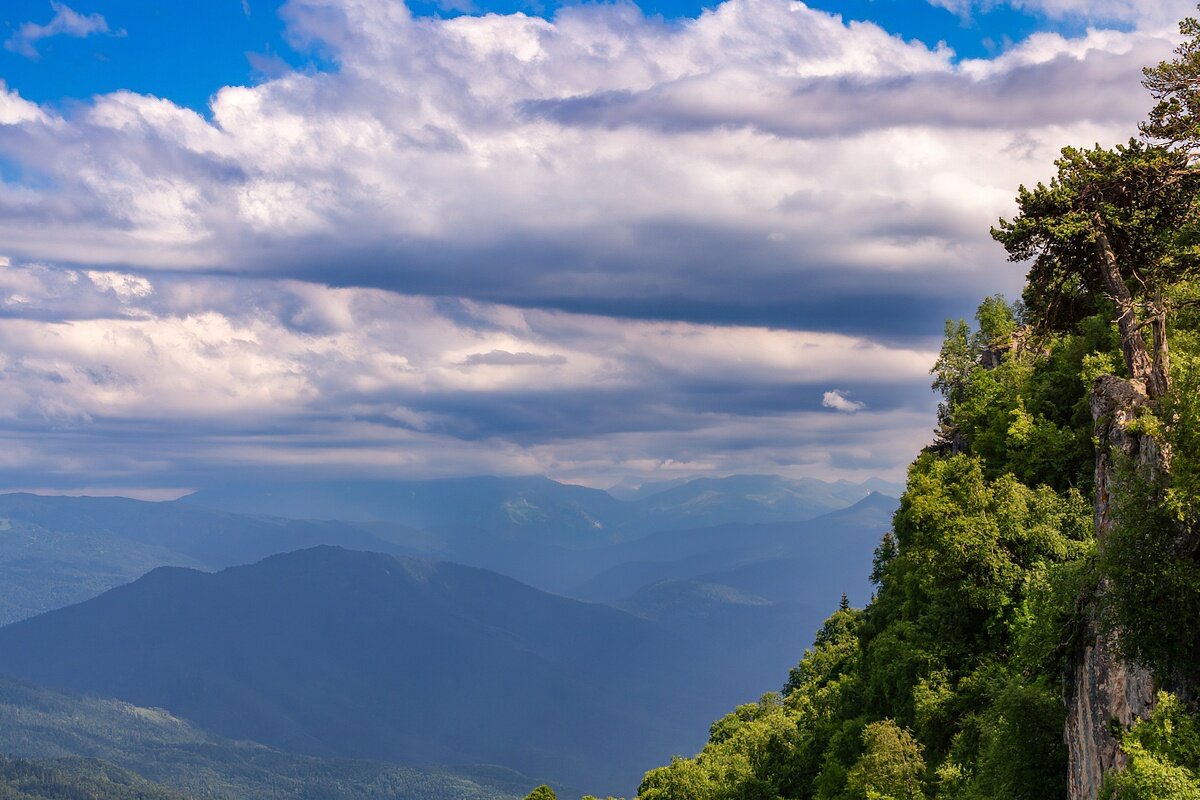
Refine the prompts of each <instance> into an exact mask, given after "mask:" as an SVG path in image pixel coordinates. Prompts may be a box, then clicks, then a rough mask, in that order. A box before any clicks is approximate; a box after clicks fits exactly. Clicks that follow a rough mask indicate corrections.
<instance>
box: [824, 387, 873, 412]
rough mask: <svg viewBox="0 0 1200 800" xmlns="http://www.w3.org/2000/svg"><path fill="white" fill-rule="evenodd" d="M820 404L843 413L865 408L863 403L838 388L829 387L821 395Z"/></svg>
mask: <svg viewBox="0 0 1200 800" xmlns="http://www.w3.org/2000/svg"><path fill="white" fill-rule="evenodd" d="M821 405H822V406H824V407H825V408H832V409H833V410H834V411H840V412H842V413H843V414H854V413H855V412H858V411H862V410H863V409H864V408H866V407H867V406H866V404H865V403H860V402H858V401H856V400H851V399H850V398H848V397H846V395H845V394H844V393H843V392H842V391H841V390H840V389H830V390H829V391H828V392H825V394H824V395H822V397H821Z"/></svg>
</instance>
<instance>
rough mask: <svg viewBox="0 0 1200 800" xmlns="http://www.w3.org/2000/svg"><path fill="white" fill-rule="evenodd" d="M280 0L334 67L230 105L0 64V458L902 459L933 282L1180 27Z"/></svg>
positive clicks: (451, 465)
mask: <svg viewBox="0 0 1200 800" xmlns="http://www.w3.org/2000/svg"><path fill="white" fill-rule="evenodd" d="M1115 7H1116V6H1115V5H1114V8H1115ZM1088 8H1089V9H1091V11H1095V12H1096V13H1097V14H1099V13H1100V9H1101V6H1100V5H1098V4H1090V5H1089V6H1088ZM1104 8H1108V6H1105V7H1104ZM964 9H965V7H964ZM1056 9H1058V10H1056ZM1042 10H1043V11H1045V12H1046V13H1048V14H1050V13H1060V12H1061V13H1068V12H1070V11H1071V9H1070V8H1068V7H1067V6H1065V5H1062V4H1061V3H1060V4H1058V5H1052V4H1049V3H1047V4H1046V5H1045V7H1044V8H1043V9H1042ZM58 11H59V13H65V11H69V9H66V7H65V6H63V7H61V8H60V9H59V10H58ZM1072 13H1075V12H1072ZM1089 13H1091V12H1089ZM1104 13H1106V14H1110V16H1112V17H1113V18H1114V19H1115V18H1117V16H1119V15H1117V14H1116V12H1111V13H1110V12H1108V11H1105V12H1104ZM282 14H283V15H284V18H285V20H286V21H287V23H288V26H289V35H290V37H291V38H292V40H293V41H294V42H295V43H296V45H297V46H298V47H308V48H312V49H314V50H319V51H320V52H322V53H323V54H324V55H325V56H326V57H327V58H328V59H330V60H331V61H332V63H334V64H335V65H336V70H334V71H330V72H303V73H301V72H287V73H285V74H283V75H281V76H279V77H277V78H273V79H271V80H268V81H266V82H264V83H261V84H259V85H256V86H248V87H225V88H222V89H220V90H219V91H218V92H217V93H216V94H215V95H214V96H213V99H212V104H211V114H210V116H208V117H205V116H201V115H199V114H196V113H195V112H193V111H190V110H187V109H184V108H181V107H179V106H177V105H175V104H173V103H171V102H170V101H168V100H164V99H160V98H154V97H148V96H143V95H137V94H133V93H129V92H119V93H115V94H111V95H105V96H100V97H97V98H94V99H93V100H92V101H91V102H89V103H86V104H82V105H78V106H72V107H70V108H69V109H68V110H66V111H61V110H57V109H51V108H43V107H39V106H37V105H35V104H33V103H30V102H27V101H26V100H24V99H22V98H21V96H20V94H19V92H18V91H17V90H16V89H15V88H11V87H3V86H0V175H3V176H9V177H7V178H6V179H5V180H4V181H3V182H0V242H2V243H3V245H2V247H3V248H4V251H5V252H3V253H0V256H3V257H5V258H8V259H9V260H10V261H11V264H12V266H9V267H6V268H0V341H2V342H3V344H2V346H0V351H2V352H3V353H4V354H5V355H4V356H3V361H2V362H0V363H2V364H3V368H2V372H0V375H2V376H3V377H2V379H0V396H2V397H3V399H4V402H3V404H0V407H3V408H4V409H7V411H6V412H5V413H6V414H7V422H6V426H7V427H6V429H5V430H6V431H7V433H6V435H7V437H8V439H9V442H8V445H9V446H8V447H7V450H6V452H8V453H9V454H10V455H8V456H7V457H5V458H7V460H8V464H7V465H5V464H3V463H0V469H6V468H7V469H10V470H16V469H18V468H20V467H18V466H17V465H21V467H24V468H26V469H28V465H29V464H31V463H35V464H39V465H41V466H39V467H37V470H41V471H42V472H43V473H44V474H47V475H51V476H55V479H56V480H68V479H69V477H63V476H70V475H84V474H92V471H95V470H108V471H109V473H111V474H110V478H111V480H113V481H116V480H120V481H122V482H123V485H128V484H129V482H130V480H131V478H132V477H134V476H137V475H143V476H144V475H149V474H153V473H155V471H158V472H159V473H160V474H168V475H176V476H178V475H184V474H186V475H191V476H192V478H190V479H195V480H201V479H202V478H203V475H204V474H205V471H206V470H218V469H220V468H221V465H222V464H230V463H236V464H243V465H253V464H260V465H261V464H277V465H278V464H284V465H293V466H295V467H297V468H299V467H301V466H303V465H310V466H312V467H314V468H320V467H321V466H322V465H326V466H329V467H330V468H331V469H332V468H334V467H338V468H349V467H352V466H355V465H357V468H361V469H375V470H384V471H386V470H400V471H405V472H407V473H409V474H423V473H438V474H443V473H448V472H463V471H471V472H487V471H504V472H549V473H552V474H556V475H559V476H563V477H573V478H581V479H589V480H600V479H601V477H600V476H608V475H612V476H614V477H619V476H620V475H621V474H624V473H629V472H634V473H637V472H642V473H645V472H648V471H651V470H653V469H659V468H664V467H663V465H669V466H667V467H666V468H667V469H670V470H677V471H680V472H687V471H694V472H704V471H726V472H729V471H738V470H754V471H787V472H792V473H800V472H807V473H808V474H826V475H831V474H863V473H864V472H867V471H886V472H889V473H890V474H892V475H895V473H896V471H897V470H898V469H900V467H901V465H902V464H903V463H904V462H906V461H907V460H908V458H910V457H911V455H912V453H913V452H914V451H915V448H916V447H918V446H919V445H920V444H921V443H923V441H924V439H925V437H926V435H927V431H928V430H929V428H930V427H931V425H932V419H931V416H930V415H929V408H930V404H931V403H930V400H929V397H928V393H927V389H926V385H927V384H926V382H927V375H926V372H927V370H928V367H929V365H930V363H931V361H932V351H933V350H934V349H935V348H936V338H935V337H936V336H937V332H938V331H939V330H940V326H941V321H942V319H944V317H946V316H948V315H951V314H961V313H964V312H968V311H969V309H970V308H972V307H973V305H974V303H975V301H976V300H977V299H978V298H979V297H981V296H984V295H987V294H991V293H993V292H996V291H1008V292H1010V293H1011V292H1013V291H1015V289H1016V288H1017V287H1018V286H1019V284H1020V279H1021V270H1020V268H1017V267H1012V266H1010V265H1007V264H1006V263H1005V262H1004V260H1003V253H1002V252H1001V251H1000V250H999V248H998V247H996V246H995V245H994V244H993V243H992V242H990V240H989V238H988V235H987V229H988V226H989V225H990V224H991V223H992V222H994V220H995V219H996V217H997V216H999V215H1000V214H1004V213H1008V212H1010V210H1011V198H1012V196H1013V194H1014V191H1015V189H1016V186H1017V184H1018V183H1021V182H1032V181H1036V180H1038V179H1040V178H1043V177H1045V176H1046V175H1047V173H1048V170H1049V168H1050V163H1051V161H1052V159H1053V157H1054V155H1055V154H1056V152H1057V149H1058V148H1059V147H1060V146H1062V145H1063V144H1068V143H1076V144H1089V143H1092V142H1102V143H1106V144H1111V143H1114V142H1117V141H1120V140H1122V139H1124V138H1127V137H1128V135H1129V134H1130V133H1131V132H1132V131H1133V129H1134V125H1135V122H1136V120H1137V119H1138V118H1139V117H1140V116H1141V114H1142V112H1143V111H1144V109H1145V108H1146V106H1147V99H1146V97H1145V96H1144V93H1143V92H1142V90H1141V88H1140V86H1139V83H1138V80H1139V76H1140V67H1141V66H1142V65H1144V64H1147V63H1152V62H1154V61H1157V60H1158V59H1160V58H1163V57H1165V56H1166V55H1167V54H1168V53H1169V51H1170V48H1171V46H1172V41H1171V39H1170V36H1169V35H1168V34H1167V33H1164V30H1168V29H1164V28H1162V27H1161V26H1160V25H1159V20H1158V19H1157V17H1155V18H1154V19H1153V20H1152V19H1150V18H1149V17H1146V18H1144V19H1143V18H1139V17H1137V16H1135V15H1131V14H1126V15H1125V16H1124V17H1120V18H1121V19H1123V20H1125V21H1132V22H1135V23H1145V24H1138V25H1134V29H1133V30H1130V31H1125V32H1120V31H1108V30H1092V31H1089V32H1088V33H1087V34H1086V35H1085V36H1083V37H1080V38H1075V39H1066V38H1063V37H1061V36H1057V35H1050V34H1040V35H1037V36H1034V37H1032V38H1030V39H1029V40H1027V41H1026V42H1024V43H1022V44H1020V45H1018V46H1016V47H1014V48H1012V49H1011V50H1009V51H1008V52H1006V53H1005V54H1004V55H1002V56H1000V57H998V58H996V59H992V60H969V61H957V60H956V59H955V58H954V56H953V54H952V53H950V52H948V51H946V50H945V49H938V48H931V47H928V46H926V45H924V44H922V43H919V42H906V41H902V40H900V39H898V38H896V37H892V36H889V35H888V34H887V33H886V32H884V31H883V30H882V29H880V28H878V27H876V26H874V25H870V24H861V23H852V24H846V23H844V22H843V21H842V20H841V19H840V18H838V17H836V16H832V15H829V14H825V13H822V12H819V11H815V10H812V9H809V8H807V7H805V6H804V5H803V4H800V3H794V2H788V0H728V2H725V3H723V4H721V5H719V6H717V7H716V8H715V9H713V10H711V11H708V12H705V13H704V14H703V15H702V16H701V17H700V18H699V19H696V20H691V21H683V22H679V23H666V22H663V21H662V20H660V19H655V18H648V17H645V16H643V15H642V14H641V12H639V11H638V10H637V9H636V8H635V7H634V6H632V5H627V4H615V5H595V6H578V7H571V8H566V9H564V10H562V11H560V12H559V13H558V15H557V16H556V17H555V18H554V19H553V20H545V19H540V18H535V17H529V16H525V15H522V14H514V15H495V14H490V15H486V16H481V17H459V18H456V19H451V20H436V19H424V18H423V19H417V18H413V17H412V16H411V15H410V14H409V12H408V11H407V9H406V8H405V7H404V6H403V5H402V4H401V3H398V2H394V1H393V0H290V1H289V2H288V3H287V4H286V5H285V6H284V8H283V11H282ZM56 19H57V17H56ZM22 30H24V29H22ZM30 30H31V31H32V32H31V33H30V34H29V36H26V38H25V39H23V40H22V41H27V43H28V45H29V47H33V44H34V42H36V40H37V36H38V35H40V34H39V33H38V31H33V29H30ZM39 30H41V29H39ZM22 35H24V34H22ZM830 386H838V387H840V389H839V390H837V391H831V390H829V387H830ZM831 396H832V399H830V398H831ZM848 398H854V399H848ZM830 409H834V410H839V411H854V410H857V411H858V413H856V414H853V415H851V414H835V413H831V411H830ZM114 441H120V442H122V443H123V446H122V449H121V451H120V452H121V453H122V454H123V455H121V456H119V457H112V447H111V443H112V442H114ZM0 474H2V473H0ZM12 474H15V473H12ZM106 474H108V473H106ZM170 480H172V482H173V483H172V485H174V484H175V483H177V482H178V479H177V478H170ZM93 482H94V481H93Z"/></svg>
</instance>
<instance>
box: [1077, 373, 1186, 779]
mask: <svg viewBox="0 0 1200 800" xmlns="http://www.w3.org/2000/svg"><path fill="white" fill-rule="evenodd" d="M1148 403H1149V399H1148V397H1147V396H1146V392H1145V388H1144V386H1142V385H1141V383H1140V382H1137V381H1127V380H1123V379H1121V378H1117V377H1114V376H1112V375H1105V376H1102V377H1100V378H1098V379H1097V380H1096V383H1095V386H1094V387H1093V390H1092V398H1091V407H1092V418H1093V420H1094V421H1095V433H1096V497H1095V515H1096V538H1097V540H1098V541H1099V546H1100V547H1101V548H1103V547H1104V544H1105V541H1106V540H1107V539H1108V536H1109V534H1110V533H1111V532H1112V530H1113V527H1114V525H1116V523H1117V519H1116V515H1115V511H1114V508H1113V497H1114V493H1115V492H1116V491H1118V490H1119V486H1118V484H1119V480H1120V476H1119V475H1118V472H1119V470H1118V463H1119V462H1125V463H1128V464H1131V465H1133V466H1134V467H1135V468H1136V469H1137V470H1138V471H1139V472H1141V473H1142V474H1148V475H1151V476H1154V475H1162V474H1164V473H1165V472H1166V470H1167V468H1168V459H1167V453H1165V452H1164V451H1163V449H1162V448H1161V447H1160V445H1159V443H1158V442H1156V441H1155V440H1154V438H1153V437H1151V436H1150V435H1149V434H1148V433H1145V432H1144V431H1142V430H1140V429H1139V427H1138V426H1137V425H1135V424H1134V422H1135V420H1136V419H1137V416H1138V413H1139V411H1140V410H1141V409H1143V408H1145V407H1146V406H1147V404H1148ZM1106 591H1107V586H1106V581H1105V580H1103V579H1102V580H1101V581H1100V584H1099V585H1098V586H1097V587H1096V594H1095V602H1092V603H1091V604H1089V610H1088V616H1087V619H1086V620H1085V622H1084V625H1085V630H1084V636H1083V637H1081V638H1082V641H1081V644H1080V647H1079V649H1078V651H1077V652H1076V654H1075V658H1074V662H1073V663H1072V665H1071V666H1070V668H1069V672H1068V677H1067V681H1068V683H1067V698H1066V700H1067V723H1066V730H1065V734H1064V735H1065V739H1066V744H1067V751H1068V759H1069V762H1068V763H1069V770H1070V777H1069V784H1068V785H1069V794H1068V797H1069V800H1095V798H1096V797H1097V795H1098V794H1099V792H1100V787H1101V785H1102V783H1103V780H1104V775H1105V773H1107V772H1109V771H1110V770H1113V769H1122V768H1124V766H1125V755H1124V753H1123V752H1122V751H1121V748H1120V746H1119V742H1118V741H1117V738H1116V737H1115V736H1114V733H1115V732H1117V731H1119V730H1125V729H1127V728H1128V727H1129V726H1130V725H1132V724H1133V722H1134V721H1135V720H1137V719H1140V718H1144V717H1146V716H1148V715H1149V713H1150V711H1151V710H1152V708H1153V703H1154V682H1153V679H1152V678H1151V675H1150V673H1149V672H1147V671H1146V670H1145V669H1143V668H1141V667H1139V666H1137V665H1136V664H1131V663H1129V662H1127V661H1126V660H1124V659H1123V658H1122V657H1121V655H1120V653H1119V652H1118V648H1117V647H1116V642H1115V640H1114V635H1113V634H1111V633H1107V632H1105V631H1104V629H1103V627H1102V626H1101V624H1100V622H1099V619H1098V614H1099V604H1100V602H1102V599H1103V597H1104V594H1105V592H1106Z"/></svg>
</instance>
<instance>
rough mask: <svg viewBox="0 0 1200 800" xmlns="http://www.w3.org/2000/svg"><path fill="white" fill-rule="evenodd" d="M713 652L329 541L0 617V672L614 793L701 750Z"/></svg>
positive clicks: (497, 585)
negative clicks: (674, 757) (7, 619)
mask: <svg viewBox="0 0 1200 800" xmlns="http://www.w3.org/2000/svg"><path fill="white" fill-rule="evenodd" d="M798 638H799V639H801V640H802V639H803V638H804V637H803V636H798ZM703 655H704V654H703V652H702V651H701V650H700V649H699V648H697V646H695V645H694V644H693V643H690V642H689V641H687V640H686V639H685V638H684V637H682V636H678V635H676V634H673V633H670V632H669V631H668V630H666V629H665V628H664V627H662V626H660V625H656V624H653V623H652V622H649V621H646V620H643V619H638V618H636V617H634V616H631V615H629V614H627V613H624V612H621V611H618V610H615V609H612V608H607V607H604V606H596V605H589V604H585V603H580V602H577V601H573V600H568V599H565V598H561V597H556V596H553V595H549V594H546V593H543V592H540V591H538V590H535V589H532V588H530V587H528V586H525V585H522V584H520V583H517V582H516V581H513V580H510V579H508V578H505V577H503V576H500V575H498V574H495V573H490V572H486V571H483V570H478V569H472V568H469V567H462V566H457V565H452V564H438V563H433V562H428V561H422V560H418V559H407V558H397V557H392V556H387V555H380V554H375V553H362V552H352V551H348V550H343V549H340V548H333V547H318V548H314V549H309V550H304V551H300V552H296V553H290V554H287V555H280V556H273V557H271V558H268V559H266V560H265V561H262V562H260V563H258V564H255V565H252V566H247V567H236V568H231V569H227V570H224V571H222V572H219V573H216V574H205V573H201V572H197V571H194V570H188V569H180V568H173V567H164V568H160V569H156V570H155V571H153V572H151V573H150V574H148V575H146V576H145V577H143V578H142V579H140V580H138V581H136V582H134V583H132V584H130V585H128V586H123V587H120V588H118V589H114V590H112V591H109V592H107V593H105V594H103V595H101V596H100V597H98V598H95V599H93V600H90V601H88V602H85V603H82V604H80V605H76V606H72V607H70V608H66V609H61V610H59V611H54V612H50V613H47V614H44V615H41V616H39V617H36V618H33V619H29V620H25V621H23V622H19V623H16V624H13V625H10V626H7V627H5V628H0V672H3V673H7V674H11V675H14V676H16V677H18V678H21V679H24V680H30V681H33V682H36V683H42V684H45V685H48V686H52V687H63V688H69V689H73V690H76V691H85V692H89V693H94V694H100V695H105V696H113V697H118V698H121V699H123V700H127V701H130V702H133V703H137V704H139V705H153V706H162V707H164V708H167V709H169V710H170V711H171V712H173V713H177V714H180V715H182V716H185V717H189V718H192V719H195V720H196V721H197V722H199V723H200V724H202V725H205V726H206V727H210V728H212V729H213V730H214V731H216V732H218V733H221V734H223V735H227V736H232V737H238V738H243V737H244V738H249V739H254V740H257V741H262V742H265V743H267V744H271V745H276V746H279V747H283V748H285V749H290V750H295V751H297V752H304V753H310V754H316V755H326V756H332V755H337V756H353V757H361V758H372V759H381V760H398V761H405V762H409V763H444V762H449V761H454V762H467V763H501V764H505V765H507V766H511V767H513V768H515V769H518V770H520V771H521V772H524V773H526V774H529V775H531V776H533V777H536V778H539V779H557V780H561V781H564V782H568V783H572V784H575V785H582V786H585V787H588V788H589V789H591V790H593V791H600V792H608V791H619V792H622V793H625V792H629V790H630V789H631V788H632V786H633V784H634V782H635V781H636V779H637V777H638V776H639V775H640V774H641V772H642V771H643V770H644V769H645V768H646V767H648V766H649V765H652V764H654V763H656V760H661V759H662V758H663V757H664V756H665V755H669V754H671V753H674V752H691V751H693V750H694V749H695V748H696V747H697V746H698V745H699V743H700V742H699V739H701V738H702V734H703V731H704V729H705V727H706V726H707V724H708V722H710V721H711V719H712V718H713V717H714V716H716V715H718V714H719V712H720V709H721V708H722V707H724V706H725V705H727V704H728V702H729V701H730V699H731V698H730V696H729V695H730V689H729V687H728V686H722V685H720V684H721V677H722V673H721V669H720V668H718V666H717V665H711V664H708V663H706V659H705V658H704V657H703ZM579 720H587V721H588V722H587V724H586V725H580V724H579Z"/></svg>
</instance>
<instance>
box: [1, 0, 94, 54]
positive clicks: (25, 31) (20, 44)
mask: <svg viewBox="0 0 1200 800" xmlns="http://www.w3.org/2000/svg"><path fill="white" fill-rule="evenodd" d="M50 7H51V8H52V9H53V11H54V16H53V17H51V18H50V21H49V22H47V23H46V24H44V25H39V24H38V23H36V22H26V23H24V24H22V25H20V26H19V27H18V28H17V30H16V31H15V32H14V33H13V35H12V36H10V37H8V39H6V40H5V42H4V49H6V50H10V51H12V52H14V53H19V54H21V55H23V56H25V57H26V58H37V57H38V51H37V44H38V42H40V41H42V40H43V39H48V38H50V37H52V36H71V37H74V38H76V39H84V38H87V37H88V36H92V35H93V34H98V33H109V32H110V31H109V27H108V21H107V20H105V19H104V17H103V16H101V15H100V14H81V13H79V12H78V11H75V10H74V9H72V8H71V7H70V6H68V5H67V4H66V3H60V2H57V0H50Z"/></svg>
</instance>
